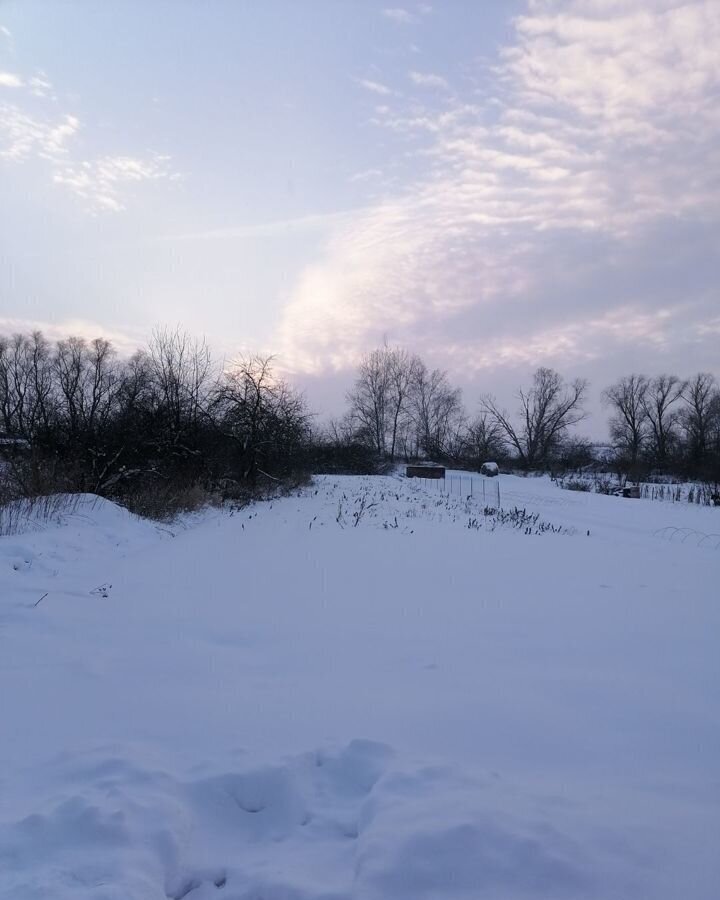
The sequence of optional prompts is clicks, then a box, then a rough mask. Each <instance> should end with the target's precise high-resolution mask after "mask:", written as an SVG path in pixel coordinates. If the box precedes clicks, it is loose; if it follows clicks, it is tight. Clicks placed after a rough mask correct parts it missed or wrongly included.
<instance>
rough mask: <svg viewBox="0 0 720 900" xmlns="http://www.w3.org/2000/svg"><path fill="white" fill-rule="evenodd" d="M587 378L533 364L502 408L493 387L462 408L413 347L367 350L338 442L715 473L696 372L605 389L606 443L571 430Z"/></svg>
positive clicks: (716, 419)
mask: <svg viewBox="0 0 720 900" xmlns="http://www.w3.org/2000/svg"><path fill="white" fill-rule="evenodd" d="M587 394H588V383H587V381H585V380H584V379H575V380H573V381H571V382H567V381H566V380H565V379H564V378H563V377H562V376H561V375H560V374H559V373H558V372H556V371H554V370H553V369H549V368H544V367H543V368H539V369H537V371H536V372H535V373H534V376H533V378H532V381H531V383H530V384H529V385H528V386H526V387H521V388H520V389H519V390H518V392H517V395H516V396H517V407H516V409H515V410H512V411H508V410H506V409H505V408H504V407H502V406H501V405H500V404H499V403H498V402H497V400H496V399H495V398H494V397H493V396H492V395H489V394H486V395H484V396H482V397H481V398H480V401H479V404H478V413H477V414H476V415H475V416H474V417H471V416H468V414H467V412H466V410H465V408H464V406H463V403H462V396H461V392H460V390H459V389H458V388H456V387H454V386H453V385H452V384H451V383H450V381H449V378H448V375H447V373H446V372H444V371H442V370H439V369H434V370H432V371H430V370H428V368H427V366H426V365H425V363H424V362H423V361H422V359H420V358H419V357H418V356H417V355H414V354H411V353H409V352H408V351H407V350H405V349H403V348H398V347H388V346H383V347H381V348H379V349H377V350H374V351H372V352H371V353H368V354H366V355H365V356H364V357H363V359H362V361H361V363H360V365H359V368H358V371H357V376H356V380H355V384H354V387H353V389H352V390H351V391H350V392H349V394H348V397H347V399H348V412H347V415H346V416H345V417H344V418H343V419H342V420H341V421H340V422H339V423H335V424H334V425H333V431H334V435H335V438H336V440H337V441H338V442H339V443H340V442H342V440H345V441H346V442H349V441H351V440H355V441H359V442H361V443H362V444H364V445H365V446H368V447H372V449H373V451H374V452H375V454H376V455H377V456H378V457H384V458H387V459H388V460H389V461H390V462H393V461H395V460H396V459H397V458H398V457H400V458H403V459H410V458H417V457H426V458H432V459H436V460H438V461H447V462H451V463H453V464H455V465H468V466H473V467H477V466H479V465H480V464H481V463H482V462H483V461H487V460H493V461H500V462H502V463H503V464H504V465H505V466H508V467H517V468H521V469H525V470H530V469H558V468H561V469H562V468H564V469H573V468H582V467H587V466H593V465H595V466H598V467H600V466H606V467H608V466H609V467H611V468H612V469H614V470H615V471H616V472H617V473H618V474H621V475H625V476H628V477H630V478H640V477H649V476H650V475H651V474H658V475H659V474H674V475H678V476H685V477H691V478H698V479H703V480H707V481H712V482H718V481H720V390H719V389H718V384H717V381H716V379H715V377H714V376H713V375H712V374H710V373H707V372H701V373H698V374H697V375H694V376H692V377H691V378H687V379H682V378H679V377H678V376H677V375H667V374H663V375H658V376H656V377H652V378H648V377H646V376H644V375H628V376H624V377H622V378H620V379H619V380H618V381H617V382H616V383H615V384H613V385H611V386H610V387H608V388H607V389H606V390H604V391H603V394H602V400H603V404H604V406H605V407H606V408H607V409H608V411H609V417H610V418H609V437H610V442H609V445H608V446H605V447H598V446H597V445H596V444H593V443H592V442H591V441H589V440H587V439H586V438H582V437H579V436H578V435H577V434H576V430H575V427H576V426H577V425H579V424H580V423H581V422H582V421H583V420H584V419H585V418H586V417H587V412H586V409H585V403H586V400H587Z"/></svg>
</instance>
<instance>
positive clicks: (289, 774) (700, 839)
mask: <svg viewBox="0 0 720 900" xmlns="http://www.w3.org/2000/svg"><path fill="white" fill-rule="evenodd" d="M476 487H477V485H476ZM501 489H502V503H503V507H505V508H506V509H508V508H512V507H513V506H515V505H517V506H519V507H521V508H524V509H525V510H526V511H527V513H528V514H529V513H532V514H533V515H534V514H535V513H537V514H538V518H537V520H535V519H533V522H532V523H530V524H529V525H527V524H526V525H524V526H522V527H520V528H513V527H512V523H511V522H509V523H505V524H503V523H502V522H500V521H499V520H498V519H497V518H493V517H485V516H484V515H483V514H482V510H481V509H480V507H479V505H478V502H477V499H476V498H477V496H478V493H479V491H478V490H475V491H474V492H473V499H472V500H470V501H466V500H465V499H464V498H463V497H460V496H453V497H450V498H448V497H444V496H442V495H440V494H439V493H437V489H436V488H435V489H433V488H432V487H430V488H426V487H424V486H422V485H420V484H418V483H417V482H407V481H406V480H404V479H399V478H319V479H317V481H316V483H315V484H314V485H313V487H311V488H309V489H307V490H304V491H303V492H302V494H301V495H300V496H297V497H290V498H287V499H284V500H282V501H276V502H274V503H272V504H269V503H268V504H265V505H258V506H257V507H255V508H252V509H249V510H244V511H242V512H240V513H235V514H234V515H232V516H229V515H227V514H219V513H217V512H213V513H208V514H206V515H204V516H201V517H198V518H196V519H195V520H193V521H192V522H188V523H186V524H185V526H184V527H182V528H177V529H174V534H173V533H170V532H168V530H166V529H158V528H155V527H154V526H152V525H150V524H148V523H145V522H139V521H137V520H135V519H133V518H132V517H131V516H129V514H127V513H125V512H124V511H122V510H120V509H118V508H117V507H115V506H113V505H112V504H109V503H106V502H93V501H92V499H91V498H87V499H86V500H85V501H83V503H81V504H80V506H79V507H78V508H77V509H76V511H75V512H74V513H73V514H72V515H70V516H68V517H66V518H65V519H64V521H63V522H62V524H58V525H53V526H52V527H47V528H45V529H43V530H38V531H35V532H33V533H29V534H24V535H21V536H17V537H6V538H0V897H2V900H30V898H32V900H54V898H58V900H69V898H73V900H74V898H83V900H84V898H88V900H165V898H168V897H169V898H175V900H179V898H183V897H188V898H189V900H208V898H212V900H331V898H333V900H341V898H342V900H350V898H352V900H364V898H367V900H380V898H383V900H444V898H448V900H459V898H462V900H475V898H493V900H514V898H518V900H519V898H523V900H524V898H540V897H542V898H547V900H559V898H571V900H581V898H603V900H604V898H607V900H611V898H612V900H656V898H657V900H679V898H683V900H684V898H688V900H715V898H716V897H717V896H718V894H717V890H718V884H720V857H719V854H718V849H717V848H718V845H719V843H720V654H719V653H718V626H719V625H720V587H719V584H720V578H719V576H720V551H716V550H714V549H712V548H711V547H710V546H709V544H708V543H706V544H705V545H703V546H700V547H697V546H693V545H692V544H690V543H684V544H683V543H682V542H680V541H677V540H676V541H672V540H668V539H663V537H662V536H661V535H658V534H657V532H658V530H659V529H661V528H664V527H667V528H669V529H672V528H687V529H693V530H694V531H697V532H702V533H708V534H709V533H714V532H718V531H720V510H713V509H708V508H696V507H689V506H683V505H671V504H667V505H666V504H654V503H652V502H651V501H633V500H622V499H618V498H611V497H605V496H601V495H596V494H583V493H573V492H568V491H562V490H560V489H558V488H557V487H555V486H554V485H552V484H550V483H549V481H548V480H546V479H527V480H523V479H519V478H510V477H505V476H503V477H502V484H501ZM543 523H545V526H546V525H547V524H550V525H553V526H554V527H555V528H559V529H561V532H560V533H556V532H553V531H550V530H547V529H546V530H544V531H543V532H542V533H537V532H539V531H541V530H542V528H543V527H545V526H544V525H543ZM528 530H529V531H530V532H531V533H529V534H528V533H525V532H526V531H528ZM588 531H589V532H590V533H589V534H588ZM672 533H673V532H671V531H668V532H664V533H663V534H666V535H667V534H672ZM45 595H46V596H45ZM40 598H43V599H41V600H40V602H39V603H38V602H37V601H38V600H39V599H40ZM36 604H37V605H36Z"/></svg>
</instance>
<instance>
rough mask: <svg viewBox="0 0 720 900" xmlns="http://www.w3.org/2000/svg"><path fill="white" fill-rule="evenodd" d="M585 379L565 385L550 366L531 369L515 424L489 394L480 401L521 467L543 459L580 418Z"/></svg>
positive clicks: (539, 462) (585, 387)
mask: <svg viewBox="0 0 720 900" xmlns="http://www.w3.org/2000/svg"><path fill="white" fill-rule="evenodd" d="M586 392H587V382H586V381H585V380H584V379H582V378H576V379H575V381H573V382H572V383H571V384H569V385H567V384H566V383H565V381H564V380H563V378H562V376H561V375H559V374H558V373H557V372H556V371H554V370H553V369H546V368H540V369H538V370H537V371H536V372H535V375H534V377H533V384H532V387H531V388H529V389H528V390H522V389H521V390H520V391H519V393H518V399H519V400H520V409H519V412H518V417H519V420H520V421H519V424H518V425H515V424H513V422H512V420H511V418H510V416H509V415H508V413H507V412H505V411H504V410H502V409H500V407H499V406H498V405H497V403H496V401H495V400H494V399H493V398H492V397H484V398H483V399H482V401H481V404H482V408H483V410H484V411H485V412H486V413H487V414H488V415H489V416H490V418H491V420H492V421H493V422H494V423H495V424H496V425H497V427H498V428H499V429H500V430H501V431H502V433H503V435H504V436H505V438H506V440H507V442H508V444H509V445H510V446H511V447H512V448H513V450H514V451H515V452H516V453H517V455H518V458H519V459H520V462H521V464H522V465H523V466H524V467H525V468H531V467H532V466H535V465H538V464H542V463H545V462H547V460H548V459H549V457H550V455H551V453H552V452H553V451H554V450H555V449H556V447H557V446H558V444H559V442H560V441H561V439H562V438H563V437H564V435H565V434H566V432H567V430H568V429H569V428H571V427H572V426H573V425H576V424H577V423H578V422H581V421H582V420H583V419H584V418H585V416H586V413H585V411H584V410H583V407H582V405H583V401H584V399H585V394H586Z"/></svg>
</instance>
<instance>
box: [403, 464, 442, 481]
mask: <svg viewBox="0 0 720 900" xmlns="http://www.w3.org/2000/svg"><path fill="white" fill-rule="evenodd" d="M405 474H406V475H407V477H408V478H444V477H445V466H408V467H407V468H406V469H405Z"/></svg>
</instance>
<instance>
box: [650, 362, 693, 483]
mask: <svg viewBox="0 0 720 900" xmlns="http://www.w3.org/2000/svg"><path fill="white" fill-rule="evenodd" d="M684 387H685V385H684V384H683V382H682V381H681V380H680V379H679V378H678V377H677V375H658V376H657V377H656V378H653V379H651V380H650V381H649V382H648V385H647V389H646V391H645V394H644V396H643V397H642V406H643V410H644V412H645V417H646V419H647V422H648V425H649V429H648V430H649V438H650V440H651V444H652V453H653V456H654V458H655V459H656V460H657V462H658V463H659V464H660V465H665V463H666V462H667V458H668V455H669V453H670V450H671V447H672V444H673V441H674V438H675V436H676V427H677V423H678V420H679V413H678V412H677V411H676V410H673V409H672V407H673V406H674V405H675V404H676V403H677V401H678V400H679V399H680V398H681V396H682V392H683V388H684Z"/></svg>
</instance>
